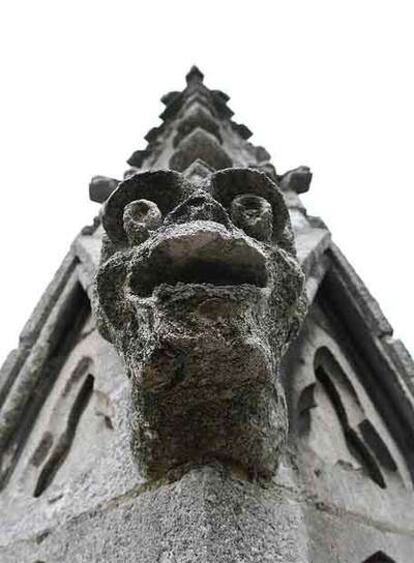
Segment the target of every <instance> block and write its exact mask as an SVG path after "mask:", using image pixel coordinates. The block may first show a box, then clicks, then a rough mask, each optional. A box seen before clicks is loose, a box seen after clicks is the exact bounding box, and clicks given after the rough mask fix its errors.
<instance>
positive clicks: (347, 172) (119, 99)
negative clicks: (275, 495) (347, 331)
mask: <svg viewBox="0 0 414 563" xmlns="http://www.w3.org/2000/svg"><path fill="white" fill-rule="evenodd" d="M410 4H411V5H412V2H409V1H407V2H405V1H399V0H393V1H389V2H384V1H381V0H376V1H370V0H358V1H354V0H347V1H342V0H341V1H332V0H330V1H328V0H327V1H319V0H313V1H309V0H308V1H303V2H299V1H295V0H289V1H287V0H286V1H277V0H276V1H275V0H269V1H266V0H256V1H255V2H247V1H245V2H243V1H240V0H239V1H231V0H227V1H224V0H221V1H220V2H218V1H216V0H209V1H208V2H197V1H194V0H193V1H183V0H180V1H179V0H173V1H165V2H161V1H155V0H152V1H147V2H140V1H139V0H135V1H131V2H127V1H122V0H117V1H116V2H107V1H104V0H101V1H99V2H98V1H95V0H89V1H88V0H82V1H78V0H72V1H70V2H69V1H66V2H63V1H61V2H57V1H56V0H54V1H45V0H36V2H33V1H32V0H30V1H29V0H26V1H19V0H13V1H12V0H9V1H6V2H3V3H2V7H1V8H0V53H1V55H0V56H1V59H2V61H1V88H0V98H1V100H0V150H1V153H0V154H1V188H0V189H1V198H2V206H1V221H0V241H1V248H0V250H1V276H0V361H1V360H2V358H3V357H5V355H6V354H7V352H8V351H9V350H10V349H11V348H13V347H15V346H16V344H17V338H18V333H19V331H20V329H21V328H22V326H23V324H24V322H25V321H26V320H27V318H28V316H29V314H30V312H31V310H32V309H33V307H34V305H35V303H36V302H37V300H38V299H39V297H40V295H41V292H42V291H43V289H44V288H45V286H46V285H47V283H48V282H49V281H50V279H51V277H52V275H53V273H54V271H55V270H56V269H57V267H58V266H59V264H60V262H61V260H62V259H63V256H64V255H65V253H66V251H67V249H68V247H69V245H70V243H71V241H72V239H73V238H74V237H75V235H76V234H77V232H78V231H79V229H80V228H81V227H82V226H83V225H84V224H87V223H90V221H91V219H92V217H93V215H94V214H96V212H97V210H98V209H97V205H96V204H92V203H90V202H88V182H89V179H90V177H91V176H93V175H95V174H103V175H108V176H114V177H121V175H122V172H123V171H124V169H125V168H126V164H125V160H126V159H127V158H128V157H129V156H130V154H131V153H132V152H133V150H135V149H138V148H144V146H145V143H144V141H143V136H144V134H145V133H146V132H147V131H148V129H150V128H151V127H153V126H154V125H157V124H158V123H159V120H158V118H157V116H158V115H159V113H160V112H161V110H162V105H161V103H160V102H159V98H160V97H161V95H162V94H164V93H166V92H167V91H169V90H173V89H177V90H181V89H182V88H183V87H184V75H185V74H186V72H187V71H188V69H189V68H190V66H191V65H192V64H194V63H195V64H197V65H198V66H199V67H200V68H201V70H202V71H203V72H204V73H205V76H206V79H205V82H206V84H207V85H208V86H210V87H211V88H218V89H221V90H224V91H225V92H227V93H228V94H229V95H230V96H231V98H232V99H231V101H230V106H231V108H232V109H233V110H234V112H235V119H236V120H237V121H240V122H243V123H245V124H246V125H247V126H248V127H249V128H250V129H251V130H252V131H253V132H254V137H253V138H252V141H253V142H254V143H255V144H261V145H263V146H265V147H266V148H267V150H268V151H269V152H270V153H271V154H272V156H273V162H274V164H275V165H276V167H277V170H278V172H280V173H281V172H284V171H285V170H287V169H289V168H293V167H296V166H298V165H300V164H307V165H309V166H311V168H312V170H313V172H314V180H313V183H312V187H311V192H310V193H309V194H306V195H305V196H304V198H303V200H304V203H305V204H306V205H307V207H308V210H309V212H311V213H312V214H314V215H320V216H321V217H322V218H323V219H324V220H325V222H326V223H327V225H328V226H329V228H330V229H331V231H332V233H333V236H334V239H335V240H336V242H337V243H338V244H339V246H340V247H341V249H342V250H343V251H344V252H345V254H346V256H347V257H348V259H349V260H350V261H351V263H352V264H353V265H354V267H355V268H356V270H357V272H358V273H359V275H360V276H361V277H362V279H363V280H364V281H365V282H366V284H367V286H368V288H369V289H370V291H371V292H372V293H373V294H374V296H375V297H376V298H377V299H378V300H379V302H380V303H381V306H382V308H383V310H384V312H385V313H386V315H387V316H388V318H389V320H390V321H391V323H392V325H393V326H394V329H395V334H396V336H398V337H400V338H401V339H402V340H403V341H404V342H405V344H406V346H407V347H408V349H409V350H410V351H411V353H413V352H414V331H413V330H412V328H411V325H412V317H413V313H414V305H413V304H414V296H413V285H414V284H413V282H414V267H413V252H412V247H413V238H414V237H413V235H412V232H413V221H414V218H413V204H414V196H413V189H414V181H413V177H414V174H413V166H412V161H413V132H414V110H413V104H414V87H413V53H414V38H413V37H414V36H413V33H412V28H413V14H412V13H411V6H410Z"/></svg>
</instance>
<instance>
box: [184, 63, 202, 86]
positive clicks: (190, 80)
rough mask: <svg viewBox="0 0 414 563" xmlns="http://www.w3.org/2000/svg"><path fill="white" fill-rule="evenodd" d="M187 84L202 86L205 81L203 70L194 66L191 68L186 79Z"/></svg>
mask: <svg viewBox="0 0 414 563" xmlns="http://www.w3.org/2000/svg"><path fill="white" fill-rule="evenodd" d="M185 79H186V81H187V84H188V85H190V84H201V83H202V82H203V79H204V74H203V73H202V72H201V70H200V69H199V68H198V67H197V66H195V65H193V66H192V67H191V68H190V71H189V73H188V74H187V75H186V77H185Z"/></svg>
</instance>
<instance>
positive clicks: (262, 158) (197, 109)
mask: <svg viewBox="0 0 414 563" xmlns="http://www.w3.org/2000/svg"><path fill="white" fill-rule="evenodd" d="M186 82H187V86H186V87H185V88H184V90H183V91H182V92H175V91H173V92H169V93H168V94H165V96H163V97H162V98H161V101H162V102H163V104H165V109H164V111H163V112H162V113H161V115H160V118H161V120H162V123H161V125H159V126H158V127H153V128H152V129H150V131H148V133H147V134H146V135H145V140H146V141H147V142H148V144H147V146H146V148H144V149H139V150H136V151H134V152H133V154H132V155H131V156H130V157H129V159H128V161H127V162H128V164H129V165H130V168H129V169H128V170H127V171H126V172H125V174H124V179H126V178H128V177H130V176H132V175H134V174H136V173H137V172H145V171H149V170H167V169H169V170H176V171H177V172H181V173H184V175H185V176H186V177H187V178H189V179H191V180H192V181H197V179H198V180H202V179H203V178H205V177H206V176H208V174H211V172H214V171H216V170H222V169H225V168H254V169H258V170H260V171H262V172H265V173H266V174H267V175H268V176H269V177H270V178H271V179H272V180H273V181H276V182H279V183H280V185H281V187H282V188H284V189H286V188H288V184H289V183H290V184H291V185H292V186H294V191H295V192H297V193H300V192H303V191H306V190H307V189H308V186H309V183H310V179H311V174H310V172H309V169H308V168H307V167H300V168H299V169H296V170H295V171H290V172H289V173H286V174H284V175H283V176H278V175H277V174H276V170H275V168H274V166H273V165H272V164H271V163H270V155H269V153H268V152H267V151H266V150H265V149H264V148H263V147H261V146H255V145H253V144H252V143H250V142H249V141H248V139H249V138H250V137H251V135H252V132H251V131H250V129H249V128H248V127H246V125H243V124H239V123H237V122H235V121H233V119H232V116H233V112H232V110H231V109H230V108H229V106H228V105H227V102H228V101H229V99H230V98H229V96H228V95H227V94H225V93H224V92H222V91H221V90H210V89H209V88H207V86H205V84H204V75H203V73H202V72H201V71H200V70H199V69H198V68H197V67H196V66H193V67H192V68H191V69H190V71H189V73H188V74H187V76H186ZM293 172H294V174H293V177H292V173H293ZM288 174H289V176H288ZM118 183H119V181H118V180H114V179H112V178H106V177H103V176H95V177H94V178H93V179H92V181H91V184H90V196H91V199H92V200H93V201H97V202H99V203H102V202H103V201H105V200H106V199H107V197H108V196H109V195H110V194H111V193H112V191H113V190H114V189H115V187H116V186H117V185H118Z"/></svg>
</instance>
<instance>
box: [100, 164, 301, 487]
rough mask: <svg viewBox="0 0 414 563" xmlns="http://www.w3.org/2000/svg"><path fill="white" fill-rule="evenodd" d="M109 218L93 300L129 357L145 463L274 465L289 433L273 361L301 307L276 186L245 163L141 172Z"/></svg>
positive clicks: (260, 470)
mask: <svg viewBox="0 0 414 563" xmlns="http://www.w3.org/2000/svg"><path fill="white" fill-rule="evenodd" d="M103 225H104V228H105V231H106V238H105V244H104V251H103V255H102V260H101V265H100V268H99V272H98V275H97V280H96V299H95V310H96V315H97V319H98V325H99V328H100V330H101V333H102V334H103V335H104V337H105V338H107V339H108V340H110V341H111V342H113V344H114V345H115V347H116V349H117V351H118V352H119V354H120V355H121V356H122V358H123V359H124V361H125V364H126V366H127V372H128V374H129V377H130V380H131V418H130V422H131V435H132V440H131V441H132V450H133V453H134V456H135V459H136V460H137V462H138V464H139V467H140V469H141V471H142V472H143V473H144V474H146V475H148V476H152V477H154V476H159V475H161V474H163V473H165V472H167V471H169V470H171V469H173V468H176V467H179V466H187V465H191V464H195V463H200V462H206V461H211V460H220V461H223V462H231V463H236V464H238V465H240V466H242V467H244V468H245V469H246V470H247V471H249V472H251V473H253V474H259V475H263V476H267V477H268V476H270V475H272V474H273V473H274V471H275V469H276V467H277V465H278V460H279V457H280V453H281V451H282V449H283V445H284V443H285V439H286V433H287V415H286V404H285V399H284V394H283V389H282V385H281V383H280V381H279V378H278V367H279V363H280V359H281V356H282V354H283V352H284V350H285V347H286V345H287V343H288V342H289V340H290V338H291V337H292V334H293V333H294V332H295V330H296V329H297V327H298V326H299V323H300V320H301V317H302V315H303V313H304V301H303V297H302V285H303V274H302V272H301V269H300V267H299V265H298V262H297V260H296V256H295V252H294V249H293V242H292V241H293V237H292V231H291V226H290V222H289V216H288V212H287V209H286V206H285V203H284V200H283V196H282V194H281V192H280V191H279V189H278V188H277V186H276V185H275V184H274V183H273V182H272V181H271V180H270V179H269V178H268V177H267V176H266V175H265V174H263V173H260V172H258V171H255V170H251V169H227V170H223V171H220V172H215V173H212V174H210V175H208V176H206V177H205V178H204V179H202V178H199V179H198V181H197V182H194V183H193V182H191V181H190V180H189V179H186V178H185V177H184V176H183V175H182V174H180V173H178V172H174V171H157V172H146V173H142V174H136V175H134V176H132V177H131V178H129V179H127V180H126V181H124V182H122V183H121V184H120V185H119V186H118V188H117V189H116V190H115V191H114V192H113V194H112V195H111V197H110V198H109V200H108V201H107V203H106V205H105V209H104V213H103Z"/></svg>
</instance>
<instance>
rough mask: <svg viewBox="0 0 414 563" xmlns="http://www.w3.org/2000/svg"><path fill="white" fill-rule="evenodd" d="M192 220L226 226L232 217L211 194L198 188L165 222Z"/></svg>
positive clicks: (187, 221) (186, 221)
mask: <svg viewBox="0 0 414 563" xmlns="http://www.w3.org/2000/svg"><path fill="white" fill-rule="evenodd" d="M192 221H214V222H215V223H220V224H221V225H224V226H225V227H229V226H230V223H231V221H230V218H229V216H228V214H227V211H226V210H225V209H224V207H223V206H222V205H221V204H220V203H219V202H218V201H216V200H215V199H214V198H213V197H212V196H211V195H210V194H208V193H207V192H205V191H203V190H197V191H196V192H195V193H193V194H192V195H191V196H190V197H188V198H187V199H186V200H185V201H184V202H183V203H181V204H180V205H179V206H178V207H176V208H175V209H174V210H173V211H172V212H171V213H169V215H168V216H167V217H166V220H165V223H166V224H170V223H175V224H177V223H189V222H192Z"/></svg>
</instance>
